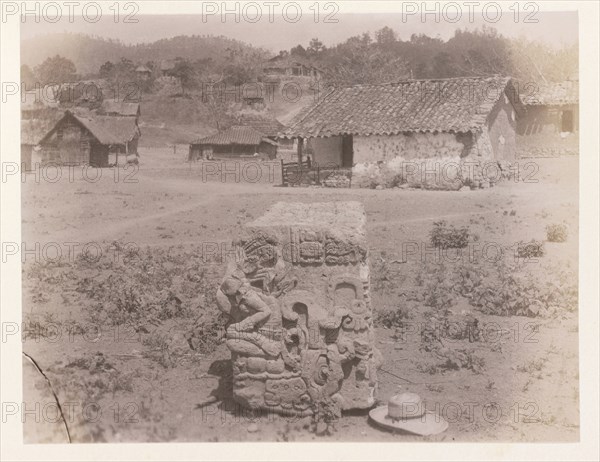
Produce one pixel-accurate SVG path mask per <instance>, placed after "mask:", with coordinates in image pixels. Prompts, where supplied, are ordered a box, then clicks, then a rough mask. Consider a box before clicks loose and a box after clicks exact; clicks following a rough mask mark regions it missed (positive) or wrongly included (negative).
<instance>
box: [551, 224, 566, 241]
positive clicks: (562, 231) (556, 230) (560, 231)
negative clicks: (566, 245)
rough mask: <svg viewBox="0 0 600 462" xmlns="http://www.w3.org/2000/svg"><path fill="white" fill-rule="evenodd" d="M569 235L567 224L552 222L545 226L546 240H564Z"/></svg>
mask: <svg viewBox="0 0 600 462" xmlns="http://www.w3.org/2000/svg"><path fill="white" fill-rule="evenodd" d="M568 236H569V231H568V229H567V225H565V224H563V223H554V224H551V225H548V226H546V239H547V240H548V242H565V241H566V240H567V237H568Z"/></svg>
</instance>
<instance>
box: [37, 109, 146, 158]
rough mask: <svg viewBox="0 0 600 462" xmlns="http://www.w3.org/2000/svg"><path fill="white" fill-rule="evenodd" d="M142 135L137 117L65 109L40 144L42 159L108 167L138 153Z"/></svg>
mask: <svg viewBox="0 0 600 462" xmlns="http://www.w3.org/2000/svg"><path fill="white" fill-rule="evenodd" d="M140 135H141V133H140V129H139V127H138V124H137V118H136V117H124V116H120V117H116V116H105V115H96V114H92V113H90V114H86V115H83V114H75V113H73V112H71V111H66V112H65V114H64V116H63V117H62V118H61V119H60V120H59V121H58V122H57V123H56V125H54V127H53V128H52V129H51V130H50V131H49V132H48V133H47V134H46V135H45V136H44V137H43V139H41V141H40V143H39V144H40V146H41V148H42V161H43V162H56V163H60V164H67V165H92V166H95V167H108V166H109V165H111V164H119V163H125V162H126V160H127V156H131V155H136V156H137V145H138V139H139V137H140Z"/></svg>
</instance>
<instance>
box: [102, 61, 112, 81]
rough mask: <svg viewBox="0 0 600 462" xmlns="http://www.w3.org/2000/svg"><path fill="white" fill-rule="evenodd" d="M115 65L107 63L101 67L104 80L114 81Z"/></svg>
mask: <svg viewBox="0 0 600 462" xmlns="http://www.w3.org/2000/svg"><path fill="white" fill-rule="evenodd" d="M114 72H115V65H114V64H113V63H112V62H110V61H106V62H105V63H104V64H103V65H102V66H100V72H99V73H100V77H102V78H103V79H112V78H113V77H114Z"/></svg>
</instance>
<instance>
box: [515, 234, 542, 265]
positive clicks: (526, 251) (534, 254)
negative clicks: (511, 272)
mask: <svg viewBox="0 0 600 462" xmlns="http://www.w3.org/2000/svg"><path fill="white" fill-rule="evenodd" d="M545 254H546V250H545V249H544V243H543V242H539V241H536V240H535V239H532V240H531V241H529V242H523V241H519V242H518V243H517V257H519V258H524V259H526V260H528V259H530V258H540V257H543V256H544V255H545Z"/></svg>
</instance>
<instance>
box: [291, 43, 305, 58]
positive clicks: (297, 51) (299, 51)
mask: <svg viewBox="0 0 600 462" xmlns="http://www.w3.org/2000/svg"><path fill="white" fill-rule="evenodd" d="M290 55H292V56H300V57H302V58H305V57H306V50H305V49H304V47H303V46H302V45H298V46H295V47H294V48H292V49H291V50H290Z"/></svg>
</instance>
